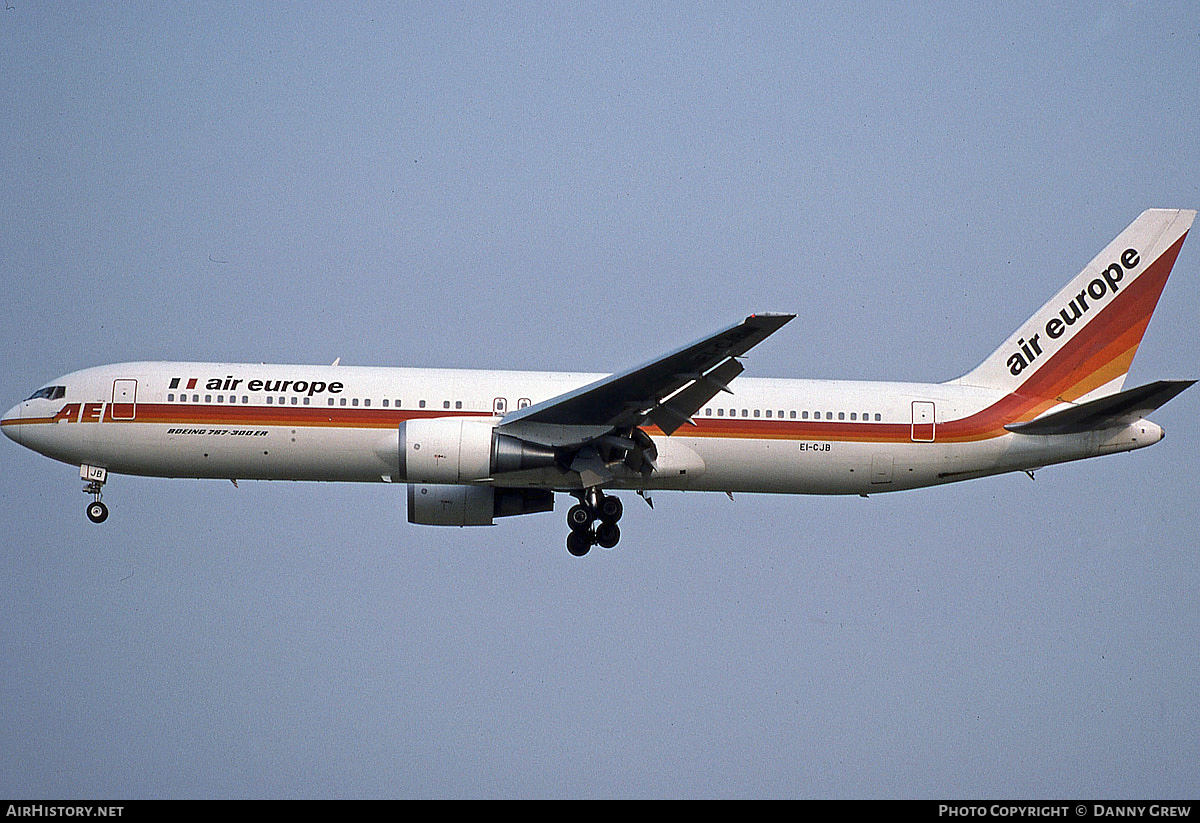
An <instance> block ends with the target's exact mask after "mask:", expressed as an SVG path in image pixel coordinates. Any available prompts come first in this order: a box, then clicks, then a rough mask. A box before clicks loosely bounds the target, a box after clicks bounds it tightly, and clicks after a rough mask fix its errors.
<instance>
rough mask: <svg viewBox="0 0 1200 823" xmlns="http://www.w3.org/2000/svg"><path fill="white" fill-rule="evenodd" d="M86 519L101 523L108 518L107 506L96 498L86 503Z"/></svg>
mask: <svg viewBox="0 0 1200 823" xmlns="http://www.w3.org/2000/svg"><path fill="white" fill-rule="evenodd" d="M87 516H88V520H91V521H92V522H93V523H103V522H104V521H105V520H107V519H108V506H106V505H104V504H103V503H101V502H100V501H99V500H97V501H96V502H94V503H88V507H87Z"/></svg>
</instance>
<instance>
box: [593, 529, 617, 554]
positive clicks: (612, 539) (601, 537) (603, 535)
mask: <svg viewBox="0 0 1200 823" xmlns="http://www.w3.org/2000/svg"><path fill="white" fill-rule="evenodd" d="M620 540H621V528H620V526H618V525H617V524H616V523H601V524H600V525H599V526H597V527H596V545H597V546H599V547H600V548H602V549H611V548H612V547H613V546H615V545H617V543H619V542H620Z"/></svg>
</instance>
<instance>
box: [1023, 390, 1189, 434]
mask: <svg viewBox="0 0 1200 823" xmlns="http://www.w3.org/2000/svg"><path fill="white" fill-rule="evenodd" d="M1195 382H1196V381H1195V380H1159V381H1157V382H1155V383H1147V384H1146V385H1145V386H1138V387H1137V388H1136V389H1129V390H1128V391H1123V392H1118V393H1117V394H1110V395H1108V396H1107V397H1101V398H1100V399H1099V400H1091V401H1089V402H1087V403H1081V404H1080V405H1078V406H1072V407H1070V408H1068V409H1063V410H1062V411H1057V412H1053V413H1051V414H1047V415H1045V416H1044V417H1039V418H1038V419H1036V420H1030V421H1029V422H1027V423H1009V424H1008V425H1007V426H1005V427H1004V428H1006V429H1008V430H1009V431H1011V432H1016V433H1017V434H1073V433H1076V432H1086V431H1097V430H1099V429H1112V428H1116V427H1118V426H1127V425H1129V424H1130V423H1133V422H1135V421H1137V420H1140V419H1141V418H1143V417H1145V416H1146V415H1148V414H1150V412H1152V411H1154V410H1155V409H1157V408H1159V407H1160V406H1162V405H1164V404H1165V403H1166V402H1167V401H1168V400H1171V399H1172V398H1173V397H1175V396H1176V395H1177V394H1179V393H1180V392H1182V391H1183V390H1184V389H1186V388H1188V387H1189V386H1191V385H1192V384H1193V383H1195Z"/></svg>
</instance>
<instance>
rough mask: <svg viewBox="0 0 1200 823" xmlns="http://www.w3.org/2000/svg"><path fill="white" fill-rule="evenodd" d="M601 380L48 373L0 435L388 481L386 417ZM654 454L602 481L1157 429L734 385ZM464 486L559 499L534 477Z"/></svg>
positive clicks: (315, 371)
mask: <svg viewBox="0 0 1200 823" xmlns="http://www.w3.org/2000/svg"><path fill="white" fill-rule="evenodd" d="M602 376H603V375H597V374H579V373H551V372H516V371H472V370H440V369H405V368H370V367H355V366H281V365H252V364H226V363H174V362H143V363H123V364H117V365H111V366H102V367H97V368H91V369H85V370H82V371H78V372H74V373H72V374H69V375H66V376H64V377H62V378H60V379H59V380H58V381H56V383H57V384H59V385H61V386H62V387H64V390H63V392H62V395H61V396H60V397H56V398H55V399H48V398H43V397H38V398H32V399H30V400H26V401H24V402H22V403H20V404H18V405H17V406H15V407H14V408H13V409H11V410H10V411H9V412H8V414H7V415H5V417H4V421H3V424H4V425H3V430H4V432H5V434H7V435H8V436H9V437H11V438H12V439H14V440H16V441H17V442H19V443H20V444H21V445H24V446H26V447H28V448H30V449H33V450H35V451H37V452H40V453H42V454H44V455H47V456H49V457H52V458H54V459H56V460H61V461H63V462H65V463H70V464H74V465H84V466H98V467H102V468H104V469H106V470H108V471H112V472H115V473H120V474H135V475H151V476H160V477H195V478H225V479H235V480H241V479H264V480H268V479H273V480H283V479H286V480H315V481H383V482H405V480H406V478H405V477H404V476H402V474H401V462H400V460H399V456H398V449H399V447H400V446H399V436H398V427H399V425H400V424H401V423H402V422H404V421H408V420H415V419H430V418H447V417H463V418H470V419H473V420H479V421H492V422H496V423H498V422H500V420H501V419H502V418H503V415H504V414H505V413H508V412H511V411H515V410H517V409H520V408H522V407H525V406H527V405H530V404H535V403H539V402H541V401H544V400H546V399H548V398H552V397H556V396H559V395H562V394H563V393H565V392H568V391H570V390H572V389H575V388H578V387H580V386H583V385H585V384H588V383H591V382H593V381H595V380H596V379H598V378H600V377H602ZM732 389H733V391H734V393H733V394H727V393H718V394H717V395H716V396H714V397H713V398H712V399H711V400H710V401H709V402H708V403H706V404H705V405H704V406H703V407H702V408H701V409H700V411H699V412H698V413H697V414H696V415H695V416H694V418H693V420H694V423H695V425H694V426H691V425H688V426H683V427H682V428H680V429H679V430H678V431H676V432H675V433H674V434H673V435H672V436H670V437H667V436H665V435H663V434H662V433H661V432H660V431H659V430H658V429H657V428H655V427H653V426H650V427H648V428H647V429H646V432H647V433H648V434H649V435H650V436H651V437H652V438H653V439H654V442H655V445H656V446H657V448H658V460H657V467H656V470H655V471H654V472H653V473H651V474H649V475H648V476H647V475H645V474H642V473H635V472H632V471H629V470H628V469H625V467H623V466H617V467H614V479H613V480H612V482H610V483H608V484H606V485H607V486H608V487H610V488H614V489H622V488H624V489H647V490H650V489H691V490H698V491H728V492H771V493H793V494H871V493H876V492H883V491H892V490H899V489H910V488H916V487H920V486H928V485H933V484H939V483H947V482H952V481H955V480H962V479H967V478H971V477H980V476H984V475H989V474H996V473H1000V472H1007V471H1016V470H1028V469H1034V468H1039V467H1041V466H1045V465H1049V464H1052V463H1060V462H1064V461H1069V460H1077V459H1081V458H1086V457H1092V456H1095V455H1097V454H1104V453H1107V452H1115V451H1127V450H1130V449H1136V448H1141V447H1143V446H1147V445H1151V444H1152V443H1156V442H1158V440H1160V439H1161V438H1162V430H1161V429H1160V428H1159V427H1158V426H1156V425H1155V424H1153V423H1150V422H1149V421H1146V420H1139V421H1137V422H1136V423H1134V424H1132V425H1129V426H1122V427H1119V428H1113V429H1105V430H1101V431H1090V432H1083V433H1076V434H1063V435H1052V436H1046V435H1022V434H1015V433H1012V432H1009V431H1007V430H1005V429H1004V427H1003V426H1004V423H1006V422H1008V421H1009V420H1011V419H1013V417H1012V414H1011V409H1012V408H1015V407H1018V406H1020V407H1021V408H1025V407H1027V406H1028V403H1025V405H1024V406H1022V405H1021V404H1022V402H1023V398H1020V397H1018V396H1016V395H1005V394H1003V393H1001V392H997V391H995V390H989V389H983V388H977V387H973V386H965V385H960V384H955V383H934V384H926V383H885V382H852V381H826V380H793V379H766V378H749V377H740V378H738V379H737V380H736V382H735V383H734V385H733V386H732ZM464 482H468V483H486V484H493V485H503V486H505V487H513V488H519V487H530V488H543V489H546V488H548V489H554V490H558V491H567V490H571V489H576V488H578V481H577V480H572V478H571V474H570V473H568V472H566V471H563V470H562V469H560V468H554V467H551V468H541V469H537V470H533V471H526V472H518V473H514V474H512V475H510V476H500V477H496V478H490V477H489V478H482V477H481V478H474V479H470V480H465V481H464Z"/></svg>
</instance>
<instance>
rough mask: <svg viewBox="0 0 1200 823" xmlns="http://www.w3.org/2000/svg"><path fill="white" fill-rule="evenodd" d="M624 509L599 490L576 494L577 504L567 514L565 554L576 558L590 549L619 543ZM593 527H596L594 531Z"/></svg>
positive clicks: (606, 547)
mask: <svg viewBox="0 0 1200 823" xmlns="http://www.w3.org/2000/svg"><path fill="white" fill-rule="evenodd" d="M623 512H624V507H623V506H622V505H621V499H620V498H619V497H615V496H613V495H611V494H604V493H602V492H601V491H600V490H599V489H595V488H593V489H588V490H587V491H586V492H582V493H580V494H579V502H578V503H577V504H575V505H574V506H572V507H571V508H570V509H569V510H568V511H567V526H569V527H570V529H571V533H570V534H568V535H567V551H568V552H570V553H571V554H572V555H574V556H575V557H583V556H584V555H585V554H587V553H588V552H589V551H591V549H592V546H599V547H600V548H602V549H611V548H613V547H614V546H616V545H617V543H618V542H620V540H621V529H620V527H619V526H617V521H618V520H620V519H621V514H622V513H623ZM593 524H596V525H595V527H594V528H593Z"/></svg>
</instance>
